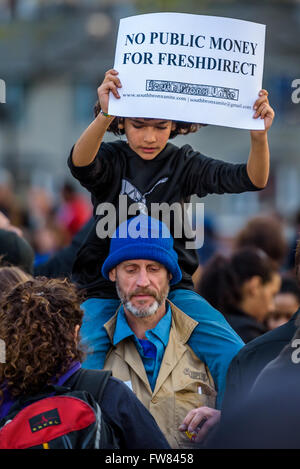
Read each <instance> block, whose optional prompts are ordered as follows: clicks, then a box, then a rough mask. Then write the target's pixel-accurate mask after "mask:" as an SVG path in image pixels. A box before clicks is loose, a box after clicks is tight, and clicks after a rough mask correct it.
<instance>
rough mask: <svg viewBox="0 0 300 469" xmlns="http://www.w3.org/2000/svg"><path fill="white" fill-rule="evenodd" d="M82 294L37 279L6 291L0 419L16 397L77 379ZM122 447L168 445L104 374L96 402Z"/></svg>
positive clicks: (0, 308) (0, 332)
mask: <svg viewBox="0 0 300 469" xmlns="http://www.w3.org/2000/svg"><path fill="white" fill-rule="evenodd" d="M80 302H81V298H80V295H78V292H77V290H76V288H75V286H74V285H72V284H71V283H70V282H68V281H67V280H66V279H64V280H61V279H60V280H58V279H46V278H44V277H37V278H35V279H32V280H29V281H27V282H25V283H21V284H19V285H17V286H16V287H15V288H13V289H11V290H10V291H9V292H8V293H7V294H6V295H5V296H4V297H2V300H1V302H0V338H1V340H3V341H4V343H5V346H6V362H5V363H0V419H1V418H3V417H5V416H6V415H8V413H9V410H10V408H11V407H12V405H13V403H14V402H15V400H16V399H18V398H20V397H21V398H26V397H29V396H35V395H37V394H39V393H40V392H42V391H43V390H44V389H45V388H46V386H47V385H51V384H56V385H59V386H62V385H65V386H70V387H71V388H72V386H73V385H75V383H76V374H78V373H79V370H80V367H81V362H82V360H83V357H84V350H83V347H82V346H81V344H80V338H79V330H80V326H81V323H82V317H83V311H82V309H81V308H80ZM99 405H100V407H101V410H102V413H103V416H104V419H105V421H106V422H108V423H109V424H110V425H111V427H112V428H113V429H114V431H115V434H116V435H117V438H118V440H119V443H120V447H121V448H136V449H138V448H140V449H142V448H156V447H157V448H168V447H169V446H168V444H167V442H166V440H165V438H164V436H163V435H162V433H161V432H160V430H159V428H158V427H157V425H156V423H155V421H154V419H153V418H152V416H151V415H150V414H149V413H148V411H147V410H146V409H145V407H144V406H143V405H142V404H141V403H140V401H139V400H138V399H137V398H136V397H135V395H134V394H133V393H132V391H131V390H130V389H129V388H128V387H127V386H126V385H125V384H124V383H122V382H121V381H119V380H117V379H115V378H109V380H108V383H107V385H106V388H105V391H104V394H103V396H102V398H101V400H100V401H99ZM141 428H143V430H141Z"/></svg>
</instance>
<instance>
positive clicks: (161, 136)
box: [124, 117, 175, 160]
mask: <svg viewBox="0 0 300 469" xmlns="http://www.w3.org/2000/svg"><path fill="white" fill-rule="evenodd" d="M124 130H125V134H126V137H127V141H128V145H129V146H130V148H131V149H132V150H133V151H135V152H136V153H137V154H138V155H139V156H140V157H141V158H143V160H153V159H154V158H155V157H156V156H157V155H158V154H159V153H160V152H161V151H162V150H163V149H164V148H165V146H166V144H167V143H168V140H169V138H170V133H171V131H172V130H175V123H174V122H172V121H167V120H163V119H141V118H130V117H126V118H125V119H124Z"/></svg>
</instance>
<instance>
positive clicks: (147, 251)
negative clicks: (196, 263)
mask: <svg viewBox="0 0 300 469" xmlns="http://www.w3.org/2000/svg"><path fill="white" fill-rule="evenodd" d="M173 242H174V241H173V237H172V235H171V233H170V231H169V230H168V228H167V226H166V225H165V224H164V223H162V222H160V221H159V220H157V219H156V218H152V217H148V216H147V215H143V214H141V215H138V216H137V217H134V218H130V219H129V220H126V221H125V222H123V223H121V224H120V226H119V227H118V228H117V229H116V231H115V233H114V234H113V236H112V238H111V242H110V250H109V255H108V257H107V258H106V260H105V261H104V263H103V266H102V269H101V272H102V275H103V277H104V278H106V279H107V280H109V275H108V274H109V272H110V271H111V269H113V268H114V267H116V266H117V265H118V264H120V263H121V262H124V261H128V260H130V259H149V260H152V261H156V262H159V263H160V264H162V265H164V266H165V267H166V269H167V270H168V271H169V272H170V273H171V274H172V279H171V280H170V285H175V284H176V283H178V282H180V280H181V277H182V275H181V270H180V267H179V265H178V256H177V253H176V251H175V250H174V248H173Z"/></svg>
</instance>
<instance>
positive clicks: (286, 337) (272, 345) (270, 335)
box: [235, 309, 300, 362]
mask: <svg viewBox="0 0 300 469" xmlns="http://www.w3.org/2000/svg"><path fill="white" fill-rule="evenodd" d="M299 313H300V309H299V310H298V311H297V312H296V313H295V314H294V315H293V317H292V318H291V319H290V320H289V321H288V322H287V323H286V324H283V325H282V326H280V327H278V328H276V329H273V330H272V331H269V332H266V333H265V334H263V335H262V336H260V337H257V338H256V339H254V340H252V341H251V342H249V343H248V344H247V345H245V346H244V347H243V348H242V349H241V350H240V351H239V353H238V354H237V355H236V357H235V359H236V360H237V361H239V362H241V361H245V360H248V359H251V358H252V357H253V356H254V355H255V356H257V355H258V354H259V355H260V356H262V357H263V356H266V354H268V355H273V354H274V356H276V355H277V354H278V353H279V352H280V351H281V350H282V348H283V347H284V346H285V345H286V344H287V343H288V342H290V340H291V338H292V337H293V335H294V333H295V330H296V326H295V319H296V318H297V316H298V315H299Z"/></svg>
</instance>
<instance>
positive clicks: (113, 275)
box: [108, 267, 116, 282]
mask: <svg viewBox="0 0 300 469" xmlns="http://www.w3.org/2000/svg"><path fill="white" fill-rule="evenodd" d="M108 276H109V280H110V281H111V282H115V281H116V268H115V267H114V268H113V269H111V271H110V272H109V274H108Z"/></svg>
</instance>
